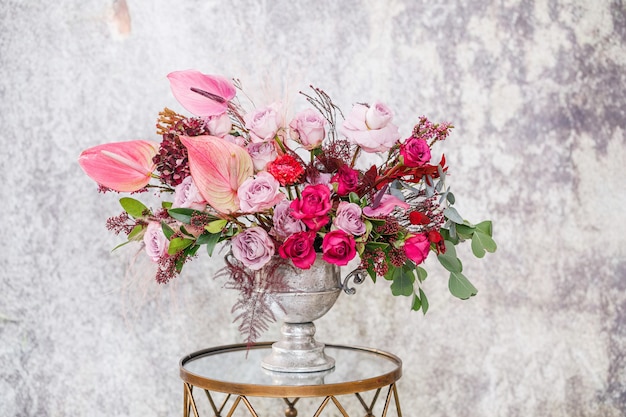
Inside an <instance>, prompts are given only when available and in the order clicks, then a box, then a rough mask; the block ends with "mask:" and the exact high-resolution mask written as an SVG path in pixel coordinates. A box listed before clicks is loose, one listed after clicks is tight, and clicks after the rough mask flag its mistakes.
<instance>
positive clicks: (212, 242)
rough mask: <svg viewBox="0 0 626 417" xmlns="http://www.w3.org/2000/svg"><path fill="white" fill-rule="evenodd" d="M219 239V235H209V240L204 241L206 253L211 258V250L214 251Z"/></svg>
mask: <svg viewBox="0 0 626 417" xmlns="http://www.w3.org/2000/svg"><path fill="white" fill-rule="evenodd" d="M220 237H221V234H219V233H213V234H209V238H208V239H207V241H206V252H207V253H208V254H209V256H213V249H215V246H216V245H217V244H218V243H219V241H220Z"/></svg>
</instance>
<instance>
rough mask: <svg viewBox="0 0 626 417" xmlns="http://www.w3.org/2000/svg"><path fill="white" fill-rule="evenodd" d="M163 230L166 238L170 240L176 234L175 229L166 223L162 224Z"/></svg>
mask: <svg viewBox="0 0 626 417" xmlns="http://www.w3.org/2000/svg"><path fill="white" fill-rule="evenodd" d="M161 229H162V230H163V234H164V235H165V237H166V238H168V239H169V238H171V237H172V235H173V234H174V233H176V232H174V229H172V228H171V227H169V226H168V225H167V223H165V222H161Z"/></svg>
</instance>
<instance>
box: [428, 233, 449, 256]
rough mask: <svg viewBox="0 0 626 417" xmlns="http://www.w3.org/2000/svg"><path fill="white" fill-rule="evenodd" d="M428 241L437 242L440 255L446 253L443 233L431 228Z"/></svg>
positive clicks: (436, 245)
mask: <svg viewBox="0 0 626 417" xmlns="http://www.w3.org/2000/svg"><path fill="white" fill-rule="evenodd" d="M428 241H429V242H430V243H434V244H435V247H436V248H437V254H438V255H439V254H442V253H446V244H445V242H444V240H443V236H441V233H439V232H438V231H436V230H431V231H430V232H428Z"/></svg>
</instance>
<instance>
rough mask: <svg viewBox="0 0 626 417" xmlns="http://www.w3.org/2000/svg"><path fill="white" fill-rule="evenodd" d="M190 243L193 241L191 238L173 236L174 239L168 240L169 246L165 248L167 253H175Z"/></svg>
mask: <svg viewBox="0 0 626 417" xmlns="http://www.w3.org/2000/svg"><path fill="white" fill-rule="evenodd" d="M192 243H194V240H193V239H185V238H182V237H175V238H174V239H172V240H170V246H169V248H168V249H167V253H168V254H169V255H176V254H177V253H178V252H180V251H181V250H183V249H185V248H187V247H188V246H190V245H191V244H192Z"/></svg>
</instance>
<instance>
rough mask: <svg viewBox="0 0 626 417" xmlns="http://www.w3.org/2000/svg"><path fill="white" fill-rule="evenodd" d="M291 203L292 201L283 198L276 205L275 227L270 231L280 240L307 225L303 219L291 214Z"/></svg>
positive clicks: (302, 230)
mask: <svg viewBox="0 0 626 417" xmlns="http://www.w3.org/2000/svg"><path fill="white" fill-rule="evenodd" d="M290 204H291V202H289V201H287V200H283V201H281V202H280V203H278V204H277V205H276V207H274V218H273V219H272V221H273V223H274V227H273V228H272V230H271V232H270V233H271V234H272V236H274V237H276V238H278V239H280V240H284V239H286V238H288V237H289V236H291V235H293V234H295V233H298V232H304V231H305V230H306V225H305V224H304V223H303V222H302V220H298V219H296V218H295V217H293V216H292V215H291V207H289V205H290Z"/></svg>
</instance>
